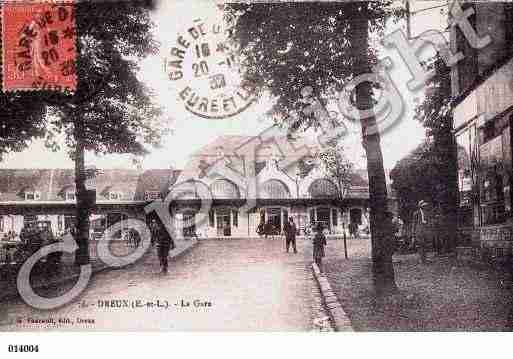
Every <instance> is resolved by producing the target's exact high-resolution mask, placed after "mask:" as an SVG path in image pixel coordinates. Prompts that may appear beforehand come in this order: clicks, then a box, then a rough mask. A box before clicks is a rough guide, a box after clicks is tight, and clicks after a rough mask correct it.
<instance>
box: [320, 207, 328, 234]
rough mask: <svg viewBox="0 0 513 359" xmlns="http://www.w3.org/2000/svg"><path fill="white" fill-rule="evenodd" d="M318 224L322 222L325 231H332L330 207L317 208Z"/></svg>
mask: <svg viewBox="0 0 513 359" xmlns="http://www.w3.org/2000/svg"><path fill="white" fill-rule="evenodd" d="M317 222H318V223H319V222H321V223H322V225H323V227H324V228H325V229H327V230H328V231H331V209H330V208H328V207H319V208H317Z"/></svg>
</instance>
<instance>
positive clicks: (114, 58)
mask: <svg viewBox="0 0 513 359" xmlns="http://www.w3.org/2000/svg"><path fill="white" fill-rule="evenodd" d="M153 6H154V4H153V1H138V0H134V1H116V2H79V3H77V4H75V7H76V11H75V14H76V26H77V29H76V33H77V36H78V40H77V49H78V55H77V56H78V58H77V66H76V72H77V77H78V85H77V90H76V92H75V93H74V94H72V95H69V94H61V93H55V92H47V91H38V92H19V93H1V94H0V104H2V109H3V110H4V108H5V109H6V110H4V111H2V114H1V115H0V116H2V126H1V127H2V128H0V131H2V136H0V138H1V140H0V155H1V154H2V153H6V152H8V151H20V150H23V149H24V148H26V147H27V145H28V144H29V143H30V140H31V139H33V138H46V139H47V145H48V146H49V147H50V148H52V149H56V148H57V147H58V143H56V142H55V141H54V140H53V139H54V138H55V135H56V134H58V133H64V134H65V135H66V143H67V145H68V146H69V148H74V143H75V140H76V138H75V134H74V131H73V128H74V126H75V125H76V123H77V120H78V121H80V124H81V137H82V139H83V141H84V147H85V149H87V150H89V151H94V152H96V153H135V154H144V153H145V152H146V149H145V147H144V144H145V143H148V144H151V145H157V144H158V143H159V142H160V140H161V138H162V136H163V135H164V134H165V133H166V132H167V128H166V123H165V122H164V121H162V118H161V109H160V108H159V107H157V106H156V105H155V104H154V103H153V102H152V93H151V91H150V89H148V88H147V87H146V85H145V84H144V83H143V82H141V81H140V80H139V79H138V78H137V71H138V65H137V61H138V60H140V59H141V58H143V57H146V56H148V55H151V54H155V53H156V52H157V51H158V43H157V42H156V41H155V40H154V39H153V35H152V28H153V23H152V21H151V19H150V10H151V9H152V7H153Z"/></svg>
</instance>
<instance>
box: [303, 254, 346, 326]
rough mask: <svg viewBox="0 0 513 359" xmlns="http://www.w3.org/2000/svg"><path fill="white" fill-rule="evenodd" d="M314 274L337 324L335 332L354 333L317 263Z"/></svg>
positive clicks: (331, 315) (313, 267) (314, 266)
mask: <svg viewBox="0 0 513 359" xmlns="http://www.w3.org/2000/svg"><path fill="white" fill-rule="evenodd" d="M312 272H313V274H314V277H315V280H316V281H317V284H318V285H319V289H320V291H321V296H322V300H323V302H324V305H325V307H326V309H327V310H328V313H329V315H330V317H331V319H332V320H333V323H335V331H337V332H354V329H353V327H352V325H351V321H350V320H349V318H348V316H347V314H346V312H345V311H344V309H343V308H342V305H341V304H340V301H339V300H338V298H337V296H336V295H335V293H333V290H332V289H331V285H330V283H329V282H328V279H327V278H326V277H325V276H324V275H322V274H321V272H320V271H319V267H318V266H317V264H316V263H312Z"/></svg>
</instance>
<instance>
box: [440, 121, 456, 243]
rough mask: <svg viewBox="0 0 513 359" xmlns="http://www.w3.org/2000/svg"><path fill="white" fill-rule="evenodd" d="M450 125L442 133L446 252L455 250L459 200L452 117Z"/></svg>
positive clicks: (443, 234)
mask: <svg viewBox="0 0 513 359" xmlns="http://www.w3.org/2000/svg"><path fill="white" fill-rule="evenodd" d="M449 120H450V124H449V126H447V127H446V129H445V130H444V131H446V133H444V134H443V136H444V137H445V138H446V139H447V141H444V142H446V143H445V144H444V147H442V148H446V151H447V152H446V156H444V157H445V158H444V163H445V164H446V172H445V177H446V178H445V185H446V186H447V189H446V203H445V206H444V207H445V208H444V213H443V214H444V222H445V223H444V224H445V225H444V226H443V228H442V230H443V231H444V232H445V233H442V236H443V237H445V241H444V242H445V248H444V249H445V250H446V251H447V252H452V251H454V250H455V248H456V246H457V240H458V231H457V227H458V200H459V198H458V197H459V190H458V162H457V161H458V159H457V150H456V140H455V138H454V136H453V135H452V132H451V130H452V121H453V120H452V117H450V119H449Z"/></svg>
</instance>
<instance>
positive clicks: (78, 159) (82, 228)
mask: <svg viewBox="0 0 513 359" xmlns="http://www.w3.org/2000/svg"><path fill="white" fill-rule="evenodd" d="M83 135H84V131H83V127H82V119H78V118H77V119H75V129H74V137H75V142H76V145H75V186H76V201H77V211H76V232H75V233H76V238H75V240H76V241H77V244H78V250H77V251H76V252H75V264H76V265H83V264H88V263H89V260H90V258H89V212H90V208H89V201H88V197H87V190H86V186H85V180H86V173H85V164H84V141H83V139H82V136H83Z"/></svg>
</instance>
